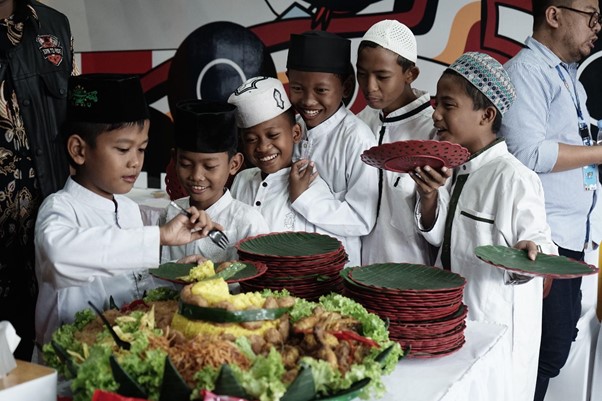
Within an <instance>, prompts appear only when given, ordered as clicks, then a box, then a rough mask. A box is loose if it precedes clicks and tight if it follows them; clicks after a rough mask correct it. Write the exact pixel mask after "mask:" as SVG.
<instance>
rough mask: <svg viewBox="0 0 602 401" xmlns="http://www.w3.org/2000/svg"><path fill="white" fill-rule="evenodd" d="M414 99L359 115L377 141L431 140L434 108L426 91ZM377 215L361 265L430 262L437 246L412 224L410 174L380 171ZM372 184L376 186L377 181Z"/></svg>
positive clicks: (413, 186) (364, 243)
mask: <svg viewBox="0 0 602 401" xmlns="http://www.w3.org/2000/svg"><path fill="white" fill-rule="evenodd" d="M414 94H415V95H416V96H417V99H416V100H414V101H413V102H411V103H409V104H407V105H406V106H404V107H401V108H399V109H397V110H395V111H394V112H392V113H390V114H388V115H387V117H383V114H382V111H381V110H376V109H372V108H370V107H366V108H365V109H364V110H362V111H361V112H360V113H359V114H358V117H359V118H360V119H361V120H362V121H364V122H365V123H366V124H368V126H369V127H370V128H371V129H372V132H373V133H374V135H375V137H376V140H377V141H378V143H379V144H383V143H391V142H396V141H406V140H427V139H433V138H434V137H435V135H436V131H435V129H434V127H433V119H432V115H433V108H432V107H431V104H430V101H431V98H430V95H429V94H428V93H427V92H424V91H420V90H417V89H414ZM382 174H383V182H382V192H381V203H380V208H379V213H378V218H377V220H376V224H375V226H374V229H373V230H372V232H370V234H368V235H367V236H365V237H363V238H362V264H363V265H367V264H372V263H385V262H402V263H421V264H426V265H432V264H433V263H434V259H435V255H436V249H435V248H434V247H433V246H432V245H430V244H429V243H428V242H427V241H426V240H425V239H424V237H423V236H422V235H421V234H420V232H419V230H418V228H417V227H416V225H415V224H414V206H415V203H416V184H415V183H414V180H412V178H410V176H409V174H404V173H396V172H393V171H387V170H383V171H382ZM374 185H376V186H378V182H375V183H374Z"/></svg>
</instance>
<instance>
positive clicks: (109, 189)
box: [69, 120, 149, 199]
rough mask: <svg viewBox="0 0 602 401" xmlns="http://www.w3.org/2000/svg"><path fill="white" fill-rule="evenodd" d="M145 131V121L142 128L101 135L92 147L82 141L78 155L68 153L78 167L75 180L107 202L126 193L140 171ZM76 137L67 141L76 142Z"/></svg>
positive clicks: (146, 142)
mask: <svg viewBox="0 0 602 401" xmlns="http://www.w3.org/2000/svg"><path fill="white" fill-rule="evenodd" d="M148 129H149V121H148V120H146V121H145V122H144V125H143V126H142V127H140V126H138V125H135V124H132V125H129V126H125V127H123V128H119V129H116V130H113V131H107V132H103V133H101V134H100V135H98V136H97V137H96V139H95V144H94V146H91V145H90V144H88V143H86V142H85V141H83V140H81V141H80V142H79V143H80V144H81V147H79V152H77V154H71V157H72V158H73V160H74V161H75V163H76V164H78V167H77V171H76V174H75V176H74V179H75V181H76V182H78V183H79V184H80V185H82V186H83V187H85V188H87V189H89V190H90V191H92V192H94V193H96V194H98V195H100V196H102V197H105V198H107V199H113V195H114V194H125V193H128V192H129V191H130V190H131V189H132V187H133V186H134V182H136V179H137V178H138V175H139V174H140V170H142V165H143V163H144V152H145V151H146V147H147V145H148ZM76 138H78V136H77V135H75V136H74V137H71V138H69V142H70V143H71V141H74V140H75V141H78V139H76ZM80 139H81V138H80ZM69 148H70V146H69ZM70 152H71V150H70Z"/></svg>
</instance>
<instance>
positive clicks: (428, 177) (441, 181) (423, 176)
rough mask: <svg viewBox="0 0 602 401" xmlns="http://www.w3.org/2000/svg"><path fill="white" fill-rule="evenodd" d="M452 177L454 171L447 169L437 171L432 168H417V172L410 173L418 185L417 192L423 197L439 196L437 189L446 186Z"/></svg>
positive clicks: (442, 168)
mask: <svg viewBox="0 0 602 401" xmlns="http://www.w3.org/2000/svg"><path fill="white" fill-rule="evenodd" d="M451 175H452V170H450V169H448V168H447V167H445V166H444V167H441V170H439V171H437V170H435V169H434V168H432V167H430V166H424V167H422V168H420V167H416V170H414V171H410V177H412V179H413V180H414V182H415V183H416V191H418V193H419V194H420V196H421V197H427V198H428V197H431V196H434V195H436V194H437V189H439V187H441V186H443V185H445V181H447V179H448V178H449V177H451Z"/></svg>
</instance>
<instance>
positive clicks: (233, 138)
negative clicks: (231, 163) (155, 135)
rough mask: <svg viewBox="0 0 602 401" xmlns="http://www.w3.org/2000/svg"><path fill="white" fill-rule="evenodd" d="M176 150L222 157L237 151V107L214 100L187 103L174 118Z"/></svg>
mask: <svg viewBox="0 0 602 401" xmlns="http://www.w3.org/2000/svg"><path fill="white" fill-rule="evenodd" d="M174 123H175V142H176V147H177V148H179V149H182V150H186V151H189V152H199V153H220V152H228V151H231V150H232V151H235V150H236V148H237V144H238V140H237V136H238V135H237V134H238V131H237V128H236V106H233V105H231V104H229V103H227V102H222V101H214V100H183V101H181V102H179V103H178V104H177V105H176V112H175V114H174Z"/></svg>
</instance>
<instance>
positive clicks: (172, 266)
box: [148, 261, 267, 284]
mask: <svg viewBox="0 0 602 401" xmlns="http://www.w3.org/2000/svg"><path fill="white" fill-rule="evenodd" d="M236 263H242V264H244V265H246V267H245V268H244V269H242V270H240V271H239V272H237V273H236V274H234V275H233V276H232V277H230V278H228V279H227V280H226V281H227V282H228V283H238V282H240V281H245V280H250V279H252V278H256V277H259V276H261V275H262V274H264V273H265V272H266V271H267V266H266V265H264V264H263V263H258V262H241V261H238V262H236ZM195 266H196V264H193V263H174V262H168V263H163V264H162V265H160V266H159V267H158V268H156V269H149V270H148V271H149V273H150V274H152V275H153V276H155V277H157V278H160V279H163V280H167V281H171V282H172V283H177V284H190V283H188V282H186V281H184V280H181V279H179V278H178V277H184V276H187V275H188V272H189V271H190V269H192V268H193V267H195ZM216 267H217V266H216ZM218 275H219V274H218Z"/></svg>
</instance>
